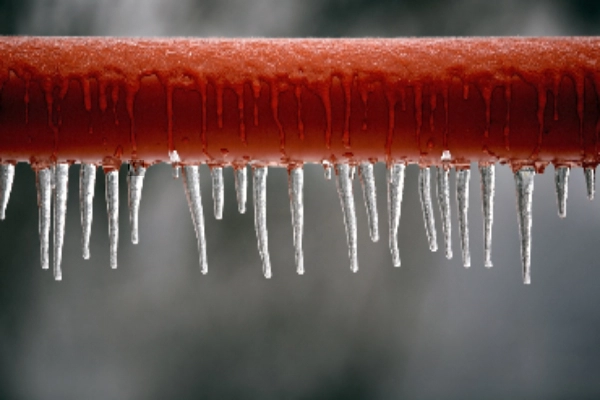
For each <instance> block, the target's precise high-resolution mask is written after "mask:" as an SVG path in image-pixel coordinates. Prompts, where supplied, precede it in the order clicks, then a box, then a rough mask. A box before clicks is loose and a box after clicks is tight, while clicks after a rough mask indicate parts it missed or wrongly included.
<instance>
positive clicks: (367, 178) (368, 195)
mask: <svg viewBox="0 0 600 400" xmlns="http://www.w3.org/2000/svg"><path fill="white" fill-rule="evenodd" d="M359 177H360V185H361V186H362V192H363V198H364V201H365V208H366V209H367V217H368V219H369V235H370V236H371V240H372V241H373V242H377V241H378V240H379V218H378V215H377V193H376V188H375V176H374V174H373V164H372V163H362V164H360V166H359Z"/></svg>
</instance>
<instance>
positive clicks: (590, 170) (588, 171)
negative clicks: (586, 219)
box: [583, 167, 596, 200]
mask: <svg viewBox="0 0 600 400" xmlns="http://www.w3.org/2000/svg"><path fill="white" fill-rule="evenodd" d="M583 172H584V174H585V186H586V188H587V196H588V199H590V200H594V194H596V168H595V167H585V169H584V170H583Z"/></svg>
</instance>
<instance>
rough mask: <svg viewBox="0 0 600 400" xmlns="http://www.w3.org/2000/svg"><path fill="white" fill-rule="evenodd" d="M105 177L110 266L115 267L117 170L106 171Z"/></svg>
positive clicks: (117, 219)
mask: <svg viewBox="0 0 600 400" xmlns="http://www.w3.org/2000/svg"><path fill="white" fill-rule="evenodd" d="M105 179H106V211H107V213H108V242H109V248H110V267H111V268H112V269H115V268H117V249H118V246H119V170H110V171H108V172H106V176H105Z"/></svg>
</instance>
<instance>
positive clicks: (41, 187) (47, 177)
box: [36, 168, 52, 269]
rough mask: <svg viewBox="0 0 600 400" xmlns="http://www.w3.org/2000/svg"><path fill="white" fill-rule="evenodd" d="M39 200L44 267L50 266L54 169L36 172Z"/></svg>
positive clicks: (41, 248) (39, 228)
mask: <svg viewBox="0 0 600 400" xmlns="http://www.w3.org/2000/svg"><path fill="white" fill-rule="evenodd" d="M36 186H37V200H38V218H39V222H38V231H39V234H40V262H41V264H42V269H48V268H50V227H51V225H52V170H51V169H50V168H44V169H41V170H39V171H37V173H36Z"/></svg>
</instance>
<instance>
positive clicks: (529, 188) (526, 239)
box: [515, 167, 535, 285]
mask: <svg viewBox="0 0 600 400" xmlns="http://www.w3.org/2000/svg"><path fill="white" fill-rule="evenodd" d="M534 178H535V169H533V168H532V167H523V168H521V169H520V170H518V171H517V172H515V186H516V189H517V217H518V220H519V231H520V232H519V233H520V234H521V235H520V236H521V261H522V263H523V283H525V284H526V285H529V284H530V283H531V204H532V199H533V180H534Z"/></svg>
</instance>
